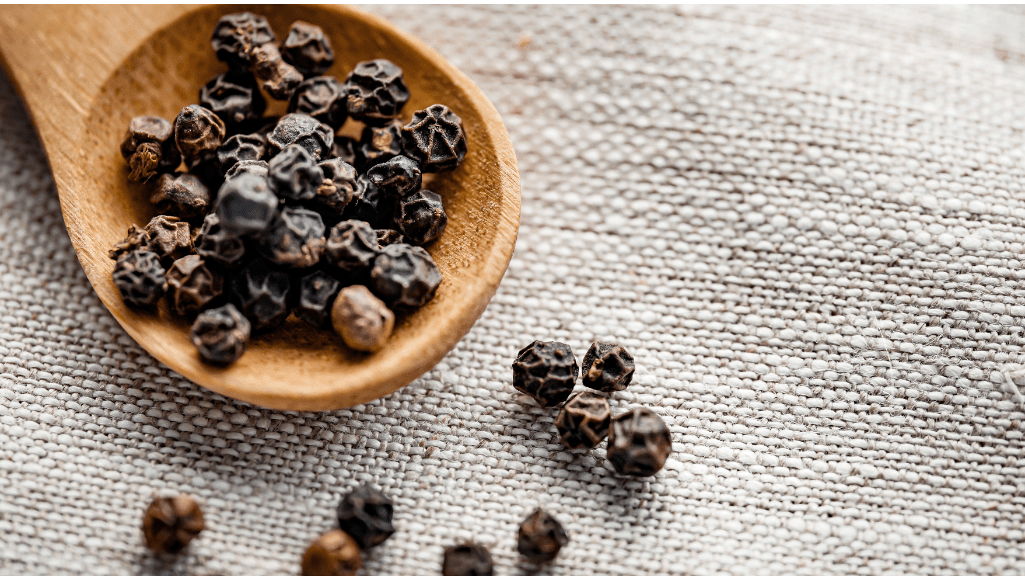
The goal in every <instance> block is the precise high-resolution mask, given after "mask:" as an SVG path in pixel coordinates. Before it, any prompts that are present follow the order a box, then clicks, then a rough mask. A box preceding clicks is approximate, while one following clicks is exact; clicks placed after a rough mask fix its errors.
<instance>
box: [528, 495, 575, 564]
mask: <svg viewBox="0 0 1025 576" xmlns="http://www.w3.org/2000/svg"><path fill="white" fill-rule="evenodd" d="M568 542H569V536H568V535H567V534H566V530H564V529H563V528H562V524H560V523H559V521H558V520H556V519H555V518H554V517H553V516H552V515H551V514H549V513H547V512H545V511H544V510H542V509H540V508H538V509H537V510H534V512H533V513H532V514H531V515H530V516H527V518H526V520H524V521H523V523H522V524H520V530H519V533H518V534H517V542H516V549H517V550H518V551H519V553H520V554H522V555H523V556H524V557H526V558H527V559H528V560H530V561H531V562H535V563H538V564H542V563H545V562H551V561H552V560H555V557H556V556H558V555H559V550H562V547H563V546H565V545H566V544H567V543H568Z"/></svg>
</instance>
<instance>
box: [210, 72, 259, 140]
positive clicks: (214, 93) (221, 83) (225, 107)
mask: <svg viewBox="0 0 1025 576" xmlns="http://www.w3.org/2000/svg"><path fill="white" fill-rule="evenodd" d="M199 103H200V104H201V105H202V106H203V107H204V108H207V109H209V110H210V111H211V112H213V113H214V114H217V117H218V118H220V119H221V120H223V121H224V124H225V126H228V127H229V128H232V129H235V128H238V127H239V125H240V124H241V123H243V122H247V121H254V120H256V119H258V118H260V117H261V116H262V115H263V111H264V110H265V109H266V108H267V101H266V100H264V99H263V94H260V89H259V88H258V87H257V86H256V79H255V78H253V75H252V74H250V73H249V72H241V73H240V72H225V73H223V74H218V75H217V76H214V77H213V78H211V79H210V81H209V82H207V83H206V84H204V85H203V87H202V88H200V89H199Z"/></svg>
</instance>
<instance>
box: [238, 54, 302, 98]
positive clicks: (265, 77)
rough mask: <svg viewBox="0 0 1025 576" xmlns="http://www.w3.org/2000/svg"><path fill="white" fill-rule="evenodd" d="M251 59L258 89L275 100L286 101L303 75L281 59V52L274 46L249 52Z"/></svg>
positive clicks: (300, 82) (300, 81)
mask: <svg viewBox="0 0 1025 576" xmlns="http://www.w3.org/2000/svg"><path fill="white" fill-rule="evenodd" d="M250 54H251V56H252V59H253V75H254V76H256V80H257V82H259V83H260V88H263V89H264V90H265V91H266V92H267V94H269V95H270V97H271V98H274V99H275V100H288V99H289V98H290V97H291V96H292V92H294V91H295V89H296V88H297V87H299V84H302V81H303V75H302V74H300V73H299V71H298V70H296V69H295V66H292V65H291V64H289V63H288V62H285V60H284V58H282V57H281V52H279V51H278V47H277V46H275V45H274V44H271V43H268V44H263V45H260V46H257V47H255V48H253V50H252V51H251V52H250Z"/></svg>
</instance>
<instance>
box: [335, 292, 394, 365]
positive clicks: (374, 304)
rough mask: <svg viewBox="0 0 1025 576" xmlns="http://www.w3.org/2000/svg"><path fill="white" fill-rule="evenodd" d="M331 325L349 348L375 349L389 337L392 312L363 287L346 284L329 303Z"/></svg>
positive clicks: (392, 325)
mask: <svg viewBox="0 0 1025 576" xmlns="http://www.w3.org/2000/svg"><path fill="white" fill-rule="evenodd" d="M331 326H332V327H333V328H334V329H335V332H337V333H338V335H339V336H341V337H342V340H343V341H345V345H346V346H348V347H349V348H352V349H353V350H359V351H361V352H377V351H378V350H380V349H381V348H383V347H384V345H385V344H386V343H387V342H388V337H389V336H391V332H392V329H393V328H394V327H395V314H394V313H393V312H392V311H391V310H389V309H388V307H387V306H386V305H385V304H384V302H381V300H380V299H379V298H378V297H377V296H374V295H373V293H371V292H370V290H368V289H367V287H366V286H362V285H356V286H349V287H347V288H342V290H341V291H340V292H339V293H338V297H337V298H335V302H334V304H333V305H332V306H331Z"/></svg>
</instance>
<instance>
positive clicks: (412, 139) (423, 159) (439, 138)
mask: <svg viewBox="0 0 1025 576" xmlns="http://www.w3.org/2000/svg"><path fill="white" fill-rule="evenodd" d="M402 148H403V151H404V154H405V155H406V156H409V157H410V158H412V159H413V160H416V161H417V162H419V163H420V170H422V171H424V172H443V171H446V170H453V169H455V168H456V167H457V166H459V163H460V162H462V161H463V157H465V156H466V135H465V134H464V133H463V121H462V119H460V118H459V116H456V114H455V112H453V111H451V110H449V109H448V107H446V106H444V105H442V104H435V105H433V106H430V107H428V108H426V109H424V110H419V111H417V112H414V113H413V119H412V120H410V122H409V124H406V125H405V126H403V127H402Z"/></svg>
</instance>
